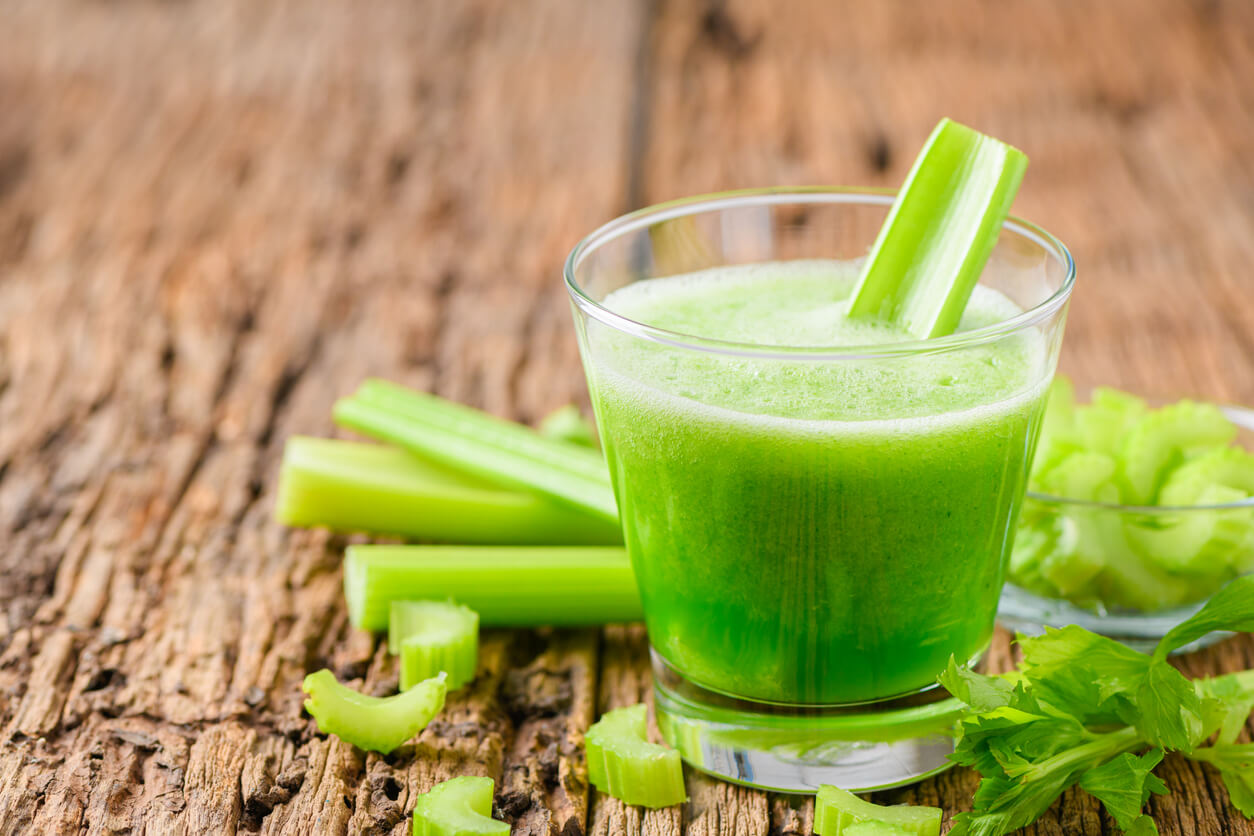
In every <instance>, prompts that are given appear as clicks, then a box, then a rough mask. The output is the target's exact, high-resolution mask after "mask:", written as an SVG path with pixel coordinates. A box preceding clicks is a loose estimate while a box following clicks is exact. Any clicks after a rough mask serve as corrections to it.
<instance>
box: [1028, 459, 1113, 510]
mask: <svg viewBox="0 0 1254 836" xmlns="http://www.w3.org/2000/svg"><path fill="white" fill-rule="evenodd" d="M1116 467H1117V465H1116V464H1115V460H1114V459H1112V458H1111V457H1110V456H1107V455H1106V454H1104V453H1092V452H1087V451H1080V452H1076V453H1071V454H1069V455H1067V456H1066V457H1065V458H1063V459H1062V460H1061V461H1060V462H1058V464H1056V465H1055V466H1054V467H1053V468H1051V469H1050V470H1049V472H1048V473H1046V474H1044V475H1043V476H1042V477H1041V479H1040V481H1039V482H1038V484H1039V485H1040V487H1041V490H1043V491H1045V492H1047V493H1051V494H1053V495H1054V496H1065V497H1069V498H1071V499H1087V500H1091V501H1096V502H1117V501H1118V500H1119V489H1118V488H1117V487H1116V486H1115V483H1114V482H1113V481H1112V480H1113V479H1114V476H1115V470H1116Z"/></svg>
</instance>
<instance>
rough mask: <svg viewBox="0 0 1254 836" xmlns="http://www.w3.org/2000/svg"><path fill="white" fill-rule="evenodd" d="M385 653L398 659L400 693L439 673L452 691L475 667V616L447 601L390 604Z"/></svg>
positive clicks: (476, 633) (476, 616)
mask: <svg viewBox="0 0 1254 836" xmlns="http://www.w3.org/2000/svg"><path fill="white" fill-rule="evenodd" d="M388 651H389V652H391V653H399V654H400V657H401V690H402V691H408V690H409V689H410V688H412V687H414V686H415V685H417V684H418V683H419V682H422V681H423V680H426V679H430V678H431V677H433V676H435V675H436V674H438V673H440V672H444V673H447V674H448V689H449V690H450V691H456V690H457V689H458V688H460V687H462V686H463V685H465V684H466V683H467V682H469V681H470V680H472V679H474V678H475V669H476V668H477V667H478V666H479V615H478V614H477V613H476V612H475V611H474V610H471V609H468V608H467V607H460V606H458V605H457V604H454V603H453V602H451V601H393V602H392V608H391V613H390V618H389V621H388Z"/></svg>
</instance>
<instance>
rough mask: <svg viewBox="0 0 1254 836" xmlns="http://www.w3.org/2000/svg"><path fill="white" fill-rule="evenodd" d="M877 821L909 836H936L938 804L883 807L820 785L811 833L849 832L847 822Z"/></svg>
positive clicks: (830, 835) (837, 835)
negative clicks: (931, 805) (936, 805)
mask: <svg viewBox="0 0 1254 836" xmlns="http://www.w3.org/2000/svg"><path fill="white" fill-rule="evenodd" d="M863 822H877V823H879V824H884V825H889V826H891V827H895V828H897V829H899V830H900V831H902V832H903V833H906V834H907V835H908V836H939V834H940V826H941V810H940V808H938V807H908V806H904V805H902V806H896V807H883V806H880V805H879V804H872V803H871V802H869V801H863V800H862V799H861V798H858V796H856V795H854V794H853V793H850V792H846V791H845V790H842V789H840V788H838V787H833V786H831V785H830V784H823V785H822V786H820V787H819V792H818V795H817V796H816V797H815V799H814V832H815V833H818V834H819V836H841V834H848V833H849V832H850V831H849V829H848V828H849V827H850V825H855V824H860V823H863Z"/></svg>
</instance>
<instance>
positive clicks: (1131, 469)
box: [1120, 401, 1237, 504]
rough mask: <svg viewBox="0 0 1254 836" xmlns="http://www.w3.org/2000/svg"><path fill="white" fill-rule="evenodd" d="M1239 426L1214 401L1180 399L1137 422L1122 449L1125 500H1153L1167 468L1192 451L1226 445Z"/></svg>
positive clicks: (1143, 502) (1130, 501)
mask: <svg viewBox="0 0 1254 836" xmlns="http://www.w3.org/2000/svg"><path fill="white" fill-rule="evenodd" d="M1236 434H1237V428H1236V427H1235V426H1234V425H1233V423H1232V422H1231V421H1229V420H1228V418H1227V416H1225V415H1224V413H1223V410H1221V409H1220V408H1219V407H1217V406H1215V405H1214V404H1204V403H1195V402H1193V401H1180V402H1179V403H1175V404H1172V405H1170V406H1164V407H1163V408H1162V409H1157V410H1154V411H1153V412H1150V413H1149V414H1148V415H1146V416H1145V417H1144V418H1142V419H1141V420H1140V421H1138V422H1137V423H1136V425H1135V426H1133V427H1132V429H1131V430H1130V431H1129V432H1128V434H1127V436H1126V437H1125V438H1124V441H1123V446H1122V448H1121V450H1120V459H1121V464H1122V471H1123V473H1122V476H1123V484H1124V490H1125V496H1124V501H1125V502H1129V503H1133V504H1149V503H1153V502H1154V501H1155V499H1156V498H1157V496H1158V490H1159V487H1160V486H1161V485H1162V483H1163V478H1164V476H1165V475H1166V474H1167V471H1168V470H1169V469H1170V468H1171V467H1173V466H1174V465H1176V464H1177V463H1179V462H1180V461H1181V460H1183V458H1184V456H1185V455H1186V454H1187V453H1189V452H1195V451H1197V450H1199V449H1204V448H1207V447H1217V446H1223V445H1225V444H1227V443H1228V442H1230V441H1232V439H1234V438H1235V437H1236Z"/></svg>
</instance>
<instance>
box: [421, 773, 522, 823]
mask: <svg viewBox="0 0 1254 836" xmlns="http://www.w3.org/2000/svg"><path fill="white" fill-rule="evenodd" d="M414 836H509V825H508V824H506V823H505V822H503V821H497V820H496V819H494V818H492V779H491V778H480V777H478V776H471V775H463V776H461V777H460V778H453V779H451V780H448V781H445V782H444V783H442V784H436V785H435V786H434V787H432V788H431V789H430V790H428V791H427V792H425V793H423V794H422V795H420V796H418V800H417V801H415V802H414Z"/></svg>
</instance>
